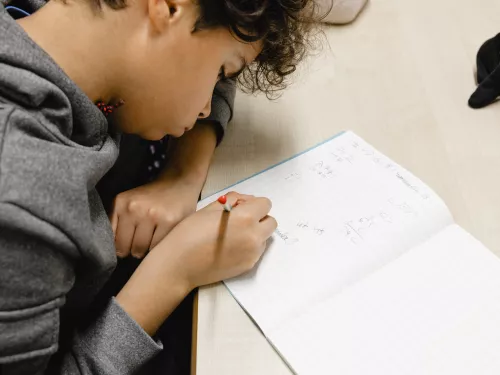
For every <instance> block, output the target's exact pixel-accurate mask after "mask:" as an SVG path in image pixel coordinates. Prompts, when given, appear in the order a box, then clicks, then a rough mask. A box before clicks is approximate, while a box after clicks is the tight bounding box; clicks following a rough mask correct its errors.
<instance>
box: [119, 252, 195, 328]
mask: <svg viewBox="0 0 500 375" xmlns="http://www.w3.org/2000/svg"><path fill="white" fill-rule="evenodd" d="M158 280H162V282H161V283H159V282H158ZM186 280H187V279H186V277H185V276H184V275H183V274H182V269H181V267H179V266H178V265H177V262H176V259H174V258H173V257H172V256H171V254H169V255H168V256H164V255H163V256H162V255H161V252H156V253H155V252H154V251H153V252H151V253H150V254H149V255H148V257H146V259H145V260H144V261H143V262H142V263H141V265H140V266H139V268H138V269H137V270H136V271H135V272H134V274H133V275H132V277H131V278H130V280H129V281H128V282H127V284H126V285H125V286H124V287H123V289H122V290H121V291H120V293H119V294H118V295H117V296H116V300H117V302H118V303H119V304H120V306H121V307H122V308H123V310H125V311H126V312H127V314H128V315H129V316H131V317H132V319H134V320H135V321H136V322H137V324H139V325H140V326H141V327H142V329H144V330H145V331H146V332H147V333H148V334H149V335H150V336H153V335H154V334H155V333H156V331H157V330H158V329H159V328H160V326H161V325H162V324H163V322H164V321H165V320H166V319H167V318H168V317H169V316H170V314H171V313H172V312H173V311H174V310H175V308H176V307H177V306H178V305H179V304H180V303H181V302H182V301H183V300H184V298H186V296H187V295H188V294H189V293H190V292H191V290H192V289H193V288H194V286H192V285H190V284H189V282H187V281H186Z"/></svg>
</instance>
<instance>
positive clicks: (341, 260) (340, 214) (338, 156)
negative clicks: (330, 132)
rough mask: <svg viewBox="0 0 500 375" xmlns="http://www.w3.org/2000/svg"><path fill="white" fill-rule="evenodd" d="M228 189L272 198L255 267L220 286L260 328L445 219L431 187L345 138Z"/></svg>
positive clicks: (372, 266) (350, 279) (369, 268)
mask: <svg viewBox="0 0 500 375" xmlns="http://www.w3.org/2000/svg"><path fill="white" fill-rule="evenodd" d="M228 190H235V191H238V192H240V193H245V194H254V195H257V196H265V197H269V198H270V199H271V200H272V201H273V209H272V211H271V214H272V215H273V216H275V217H276V218H277V220H278V222H279V228H278V231H277V232H276V233H275V235H274V236H273V241H272V243H271V244H270V245H269V248H268V251H267V252H266V254H265V255H264V257H263V259H262V261H261V262H260V263H259V265H258V267H256V269H255V270H254V271H253V272H251V273H249V274H247V275H245V276H242V277H239V278H236V279H233V280H229V281H227V282H226V285H227V287H228V288H229V290H230V292H231V293H232V294H233V296H234V297H235V298H236V299H237V301H238V302H239V303H240V304H241V305H242V306H243V308H245V309H246V311H247V312H248V313H249V314H250V315H251V316H252V318H253V319H254V321H255V322H256V323H257V324H258V325H259V326H260V328H261V329H262V330H263V331H264V332H266V331H267V330H269V329H271V328H274V327H275V326H276V325H277V324H278V323H279V322H282V321H286V320H287V319H289V318H290V317H291V316H294V315H295V314H297V313H299V312H301V311H302V310H303V308H304V307H306V306H310V305H311V304H314V303H316V302H317V301H320V300H322V299H324V298H325V297H327V296H330V295H332V294H334V293H336V292H339V291H340V290H341V289H342V288H344V287H346V286H348V285H350V284H352V283H354V282H356V281H357V280H360V279H361V278H363V277H364V276H366V275H367V274H369V273H370V272H373V271H374V270H376V269H378V268H380V267H382V266H383V265H385V264H387V263H388V262H390V261H391V260H393V259H395V258H396V257H398V256H399V255H400V254H401V253H403V252H405V251H406V250H408V249H409V248H411V247H413V246H414V245H416V244H418V243H421V242H423V241H424V240H425V239H427V238H429V237H431V236H433V235H434V234H435V233H437V232H438V231H439V230H441V229H442V228H444V227H446V226H447V225H448V224H450V223H451V222H452V219H451V216H450V214H449V211H448V210H447V208H446V207H445V205H444V203H443V202H442V201H441V200H440V199H439V198H438V197H437V196H436V195H435V194H434V193H433V192H432V191H431V190H430V189H429V188H428V187H426V186H425V185H424V184H423V183H422V182H421V181H419V180H418V179H416V178H415V177H413V176H412V175H411V174H410V173H408V172H407V171H405V170H404V169H403V168H401V167H400V166H398V165H397V164H396V163H394V162H392V161H391V160H389V159H388V158H387V157H385V156H383V155H382V154H380V153H379V152H377V151H376V150H374V149H373V148H372V147H371V146H369V145H368V144H367V143H365V142H364V141H363V140H361V139H360V138H359V137H357V136H356V135H354V134H353V133H350V132H348V133H344V134H343V135H341V136H339V137H337V138H335V139H333V140H331V141H329V142H327V143H325V144H323V145H321V146H319V147H317V148H315V149H313V150H311V151H309V152H307V153H305V154H302V155H300V156H298V157H296V158H293V159H291V160H289V161H287V162H286V163H283V164H281V165H279V166H277V167H275V168H273V169H271V170H268V171H266V172H264V173H262V174H259V175H257V176H255V177H253V178H251V179H248V180H246V181H244V182H242V183H240V184H237V185H236V186H234V187H232V188H231V189H228ZM216 199H217V195H215V196H212V197H210V198H207V199H206V200H204V201H203V202H202V204H201V205H200V206H204V205H207V204H208V203H210V202H212V201H214V200H216Z"/></svg>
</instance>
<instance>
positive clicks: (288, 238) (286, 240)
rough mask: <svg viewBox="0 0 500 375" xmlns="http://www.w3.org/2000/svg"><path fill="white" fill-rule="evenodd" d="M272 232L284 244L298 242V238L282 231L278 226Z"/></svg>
mask: <svg viewBox="0 0 500 375" xmlns="http://www.w3.org/2000/svg"><path fill="white" fill-rule="evenodd" d="M274 233H275V234H276V235H277V236H278V238H280V239H281V240H282V241H283V242H284V243H285V245H295V244H296V243H298V242H299V239H298V238H296V237H293V236H292V235H290V234H289V233H288V232H283V231H282V230H281V229H280V228H278V229H276V230H275V231H274Z"/></svg>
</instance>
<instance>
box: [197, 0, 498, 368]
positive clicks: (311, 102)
mask: <svg viewBox="0 0 500 375" xmlns="http://www.w3.org/2000/svg"><path fill="white" fill-rule="evenodd" d="M498 32H500V1H498V0H418V1H414V0H371V3H370V4H369V6H368V8H367V9H366V10H365V12H364V13H363V14H362V15H361V17H360V18H359V19H358V20H357V21H356V22H355V23H354V24H353V25H350V26H346V27H328V28H327V29H326V36H327V39H328V41H329V43H330V48H325V49H324V50H323V52H322V53H321V54H320V55H319V56H317V57H316V58H314V59H312V60H311V61H310V62H309V63H308V64H307V66H306V67H305V69H302V70H301V72H300V75H299V77H298V78H297V79H296V84H295V85H294V86H293V88H291V89H290V90H289V91H287V92H286V94H285V95H284V96H283V97H282V99H280V100H279V101H276V102H272V103H271V102H268V101H267V100H266V99H265V98H263V97H246V96H244V95H239V97H238V99H237V103H236V108H237V110H236V115H235V118H234V121H233V123H232V126H231V129H230V131H229V132H228V134H227V137H226V139H225V141H224V143H223V145H221V147H220V149H219V150H218V152H217V155H216V160H215V165H214V166H213V168H212V170H211V172H210V176H209V179H208V182H207V185H206V188H205V192H204V195H205V196H206V195H208V194H210V193H213V192H215V191H217V190H219V189H222V188H224V187H226V186H228V185H230V184H233V183H235V182H237V181H239V180H241V179H242V178H245V177H247V176H249V175H252V174H254V173H256V172H258V171H260V170H262V169H265V168H266V167H268V166H270V165H273V164H275V163H277V162H280V161H282V160H283V159H285V158H287V157H290V156H292V155H294V154H296V153H298V152H300V151H303V150H304V149H306V148H308V147H310V146H313V145H315V144H317V143H319V142H321V141H323V140H325V139H327V138H329V137H331V136H333V135H334V134H336V133H338V132H340V131H342V130H353V131H354V132H355V133H357V134H358V135H360V136H361V137H362V138H364V139H365V140H366V141H367V142H369V143H370V144H372V145H373V146H375V147H376V148H378V149H379V150H380V151H381V152H383V153H385V154H386V155H388V156H389V157H391V158H392V159H394V160H395V161H397V162H398V163H399V164H401V165H403V166H404V167H406V168H407V169H409V170H410V171H412V172H413V173H414V174H415V175H417V176H418V177H420V178H421V179H422V180H424V181H425V182H426V183H427V184H429V185H430V186H431V187H432V188H433V189H434V190H435V191H436V192H437V193H438V194H439V195H440V196H441V197H442V198H443V199H444V200H445V202H446V203H447V204H448V207H449V208H450V209H451V211H452V213H453V215H454V217H455V219H456V221H457V222H458V223H459V224H460V225H462V226H463V227H464V228H465V229H467V230H468V231H470V232H471V233H472V234H473V235H475V236H476V237H477V238H478V239H480V240H481V241H482V242H483V243H484V244H485V245H486V246H487V247H489V248H490V249H491V250H492V251H494V252H495V253H496V254H497V255H499V256H500V103H497V104H495V105H492V106H490V107H489V108H486V109H484V110H479V111H474V110H472V109H469V108H468V106H467V100H468V98H469V96H470V94H472V92H473V91H474V89H475V80H474V75H473V73H474V67H475V58H476V53H477V50H478V48H479V46H480V45H481V44H482V43H483V42H484V41H485V40H486V39H488V38H490V37H492V36H494V35H495V34H496V33H498ZM278 219H279V218H278ZM196 322H197V339H196V345H195V347H196V358H195V359H194V362H195V364H196V374H198V375H266V374H272V375H285V374H287V375H288V374H290V371H289V370H288V369H287V367H286V366H285V365H284V363H283V362H282V361H281V359H280V358H279V356H278V355H277V354H276V353H275V352H274V351H273V349H272V348H271V346H270V345H269V344H268V343H267V341H266V340H265V338H264V337H263V336H262V334H261V333H260V332H259V330H258V329H257V328H256V327H255V326H254V325H253V323H252V322H251V320H250V319H249V318H248V317H247V316H246V315H245V313H244V312H243V310H242V309H241V308H240V307H239V306H238V304H237V303H236V302H235V301H234V300H233V298H232V297H231V296H230V295H229V293H228V292H227V290H226V289H225V287H224V286H222V285H217V286H211V287H207V288H203V289H202V290H200V292H199V295H198V313H197V320H196Z"/></svg>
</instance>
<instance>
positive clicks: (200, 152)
mask: <svg viewBox="0 0 500 375" xmlns="http://www.w3.org/2000/svg"><path fill="white" fill-rule="evenodd" d="M216 126H217V124H214V123H209V122H199V123H197V124H196V126H195V127H194V128H193V129H192V130H191V131H189V132H187V133H186V134H185V135H184V136H182V137H181V138H178V139H173V140H172V143H171V145H170V146H169V147H170V148H169V150H168V162H167V165H166V168H165V170H164V171H163V173H162V174H161V175H160V177H159V180H160V181H161V180H164V179H167V178H168V177H171V176H172V174H174V175H177V176H179V177H182V178H184V179H185V180H186V181H190V182H192V183H193V184H199V185H200V190H201V187H202V186H203V184H204V182H205V179H206V177H207V174H208V169H209V167H210V163H211V161H212V157H213V154H214V151H215V147H216V144H217V138H216V132H215V127H216Z"/></svg>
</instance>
